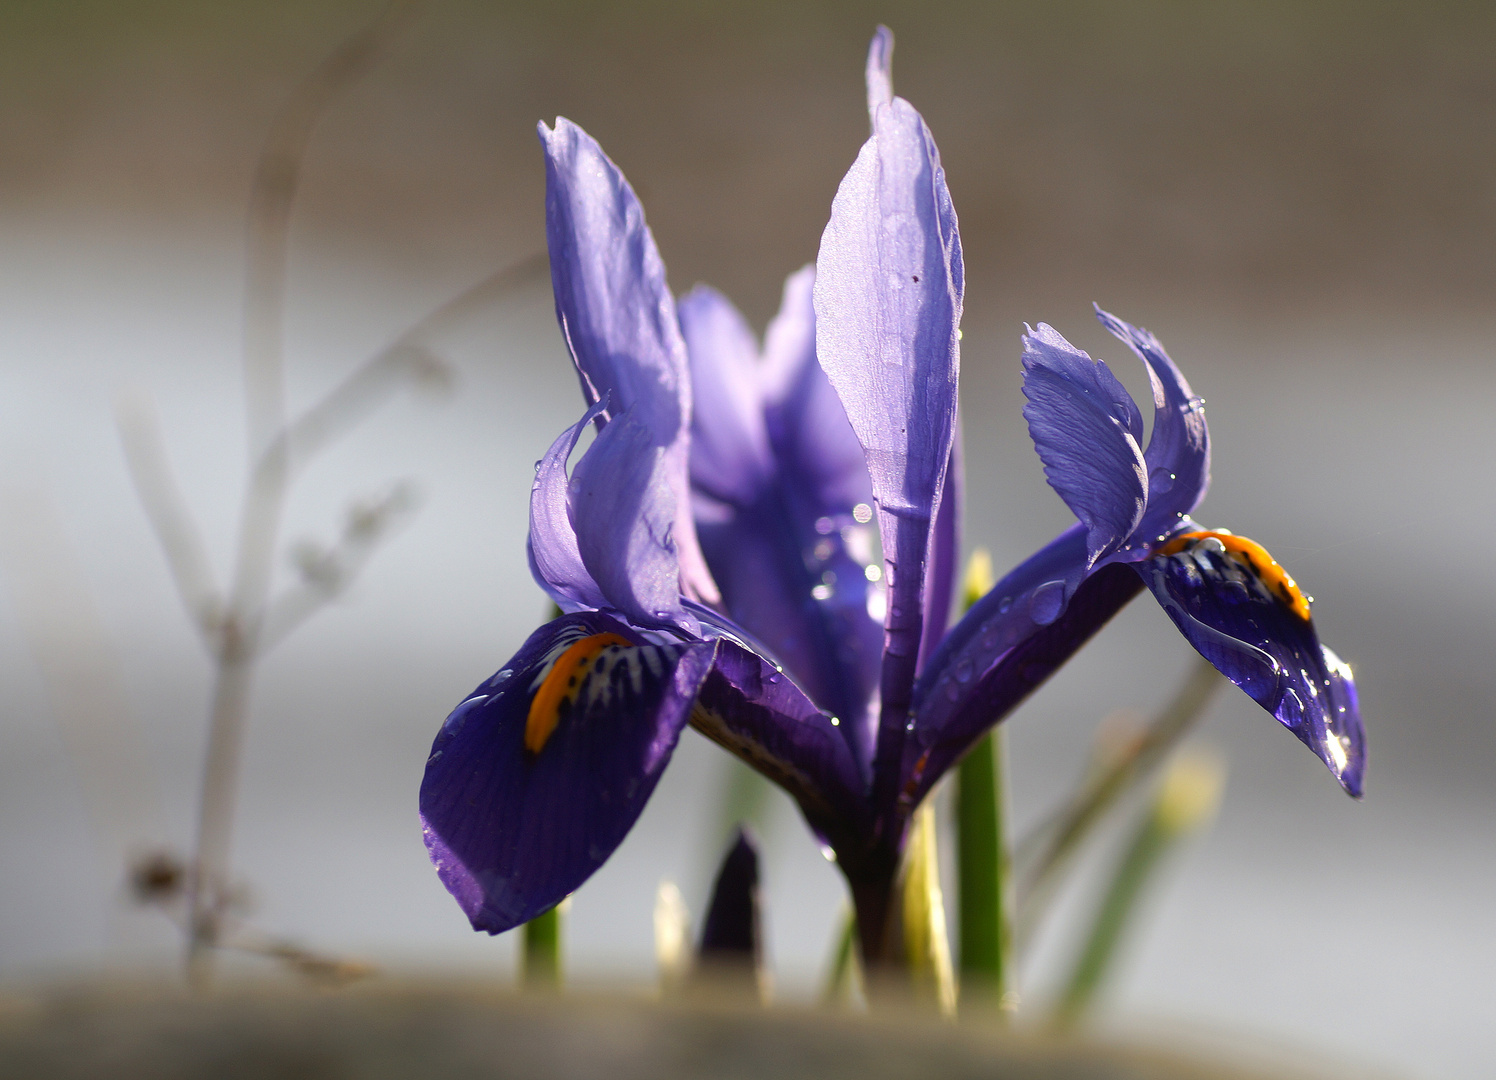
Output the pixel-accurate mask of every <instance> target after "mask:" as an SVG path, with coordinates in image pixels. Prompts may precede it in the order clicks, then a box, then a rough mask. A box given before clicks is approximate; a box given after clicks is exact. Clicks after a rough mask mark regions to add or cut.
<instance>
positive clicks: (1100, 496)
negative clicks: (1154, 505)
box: [1023, 323, 1148, 564]
mask: <svg viewBox="0 0 1496 1080" xmlns="http://www.w3.org/2000/svg"><path fill="white" fill-rule="evenodd" d="M1023 393H1024V396H1025V397H1027V398H1028V404H1027V405H1025V406H1024V407H1023V415H1024V418H1025V419H1027V420H1028V426H1029V434H1030V436H1032V438H1033V440H1034V449H1035V450H1037V451H1038V452H1039V460H1041V461H1042V462H1044V475H1045V476H1046V477H1047V478H1048V480H1049V484H1050V486H1051V487H1052V488H1054V489H1055V491H1056V492H1058V493H1059V496H1060V498H1062V499H1064V500H1065V505H1066V506H1068V507H1070V509H1071V511H1072V512H1073V513H1074V514H1075V516H1076V517H1077V518H1079V519H1080V520H1081V523H1082V524H1084V525H1085V526H1086V554H1087V559H1088V564H1090V563H1095V562H1096V560H1097V559H1100V558H1103V557H1104V556H1106V555H1109V554H1111V553H1112V552H1113V551H1116V550H1117V549H1118V548H1119V547H1121V546H1122V545H1123V544H1125V543H1126V542H1127V541H1128V540H1129V539H1130V538H1131V537H1132V534H1133V530H1134V529H1136V528H1137V525H1138V523H1139V522H1140V521H1141V520H1142V518H1143V511H1144V509H1145V507H1146V506H1147V502H1148V470H1147V466H1146V464H1145V463H1144V460H1143V452H1142V450H1141V449H1139V447H1138V440H1139V439H1141V438H1142V436H1143V420H1142V417H1141V416H1140V415H1139V414H1138V409H1137V405H1135V404H1134V403H1133V400H1132V396H1131V395H1130V394H1128V392H1127V389H1126V388H1125V387H1124V386H1123V385H1122V384H1121V383H1120V382H1118V381H1117V378H1116V376H1115V375H1113V374H1112V373H1111V370H1110V369H1108V368H1107V366H1106V365H1105V364H1104V363H1102V362H1101V361H1099V360H1092V359H1091V358H1090V357H1089V356H1087V355H1086V354H1085V353H1084V352H1082V351H1081V350H1079V349H1077V348H1075V347H1074V346H1073V345H1071V344H1070V343H1069V342H1068V341H1066V340H1065V339H1064V338H1063V337H1061V336H1060V335H1059V334H1058V333H1056V332H1055V331H1054V329H1052V328H1051V327H1049V326H1047V325H1045V324H1044V323H1040V324H1039V329H1038V330H1030V331H1029V333H1027V334H1025V335H1024V337H1023Z"/></svg>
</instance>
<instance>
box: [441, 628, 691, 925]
mask: <svg viewBox="0 0 1496 1080" xmlns="http://www.w3.org/2000/svg"><path fill="white" fill-rule="evenodd" d="M714 650H715V646H714V645H711V644H692V645H651V644H648V643H646V642H644V641H643V640H642V639H641V638H640V637H639V636H638V634H636V633H635V632H634V631H633V630H631V629H629V628H628V627H626V626H624V625H623V624H622V623H619V622H617V621H615V620H613V619H610V618H608V617H607V616H605V615H602V614H599V613H597V612H585V613H578V614H575V615H566V616H563V617H562V618H560V619H557V620H556V621H555V622H552V623H549V624H547V625H546V626H543V627H541V628H540V629H539V630H537V631H536V632H535V633H534V634H532V635H530V638H529V640H528V641H526V642H525V644H524V645H523V646H522V647H521V648H520V650H519V652H518V653H516V654H515V656H514V657H513V659H511V660H510V661H509V663H508V664H506V665H505V666H504V668H503V669H502V670H500V671H499V672H498V673H497V674H495V675H494V676H493V677H492V678H491V679H489V680H488V681H487V682H485V683H484V684H483V685H482V686H480V687H478V689H477V690H475V691H474V692H473V694H472V695H471V696H469V697H468V699H467V700H466V701H464V702H463V703H462V704H461V705H459V706H457V708H456V709H454V710H453V711H452V715H451V716H449V717H448V718H447V721H446V723H445V724H444V725H443V726H442V730H441V732H440V734H438V735H437V737H436V742H435V743H434V744H433V745H432V749H431V757H430V758H429V759H428V760H427V762H426V776H425V780H424V781H423V782H422V784H421V821H422V827H423V831H424V834H425V839H426V847H427V850H428V852H429V853H430V856H431V861H432V862H433V863H434V864H435V866H436V870H437V874H438V875H439V876H440V878H441V880H442V883H443V884H444V885H446V887H447V889H448V891H450V892H451V893H452V895H453V896H454V897H456V899H457V902H458V903H459V904H460V905H461V907H462V909H463V911H464V912H466V914H467V916H468V918H469V920H471V922H472V924H473V927H474V929H477V930H486V931H488V932H489V933H491V934H497V933H501V932H503V931H504V930H508V929H509V928H511V927H514V926H518V925H519V924H520V923H522V922H525V921H527V920H529V919H531V918H533V917H534V916H536V915H538V914H540V913H541V912H543V911H546V910H547V909H549V908H551V907H553V906H555V905H556V904H557V903H559V902H560V901H561V900H562V899H564V898H565V897H566V896H567V894H569V893H570V892H571V891H572V890H574V889H575V888H576V887H577V886H579V885H580V884H581V883H582V882H583V881H585V880H586V879H587V878H588V877H589V876H590V875H591V874H592V873H593V871H595V870H596V869H597V868H598V867H599V866H601V865H602V864H603V862H604V861H605V860H606V859H607V858H608V856H609V855H611V854H612V853H613V850H614V849H615V848H616V847H617V846H618V845H619V843H621V842H622V840H623V838H624V836H625V835H626V834H627V833H628V831H629V829H630V828H631V827H632V826H633V824H634V822H635V821H636V820H637V819H638V817H639V814H640V812H641V811H643V809H644V804H645V802H646V801H647V800H648V799H649V796H650V794H651V793H652V792H653V791H654V787H655V784H656V783H657V782H658V780H659V778H660V773H661V772H662V771H663V770H664V768H665V765H666V763H667V762H668V761H669V759H670V755H671V754H672V753H673V752H674V750H675V745H676V741H677V739H678V738H679V737H680V732H681V729H682V728H683V727H684V726H685V724H686V721H687V718H688V717H689V715H690V711H691V703H692V701H693V700H694V699H695V697H696V694H697V691H698V690H699V688H700V686H701V683H702V680H703V679H704V678H705V676H706V673H707V671H708V670H709V669H710V667H711V662H712V656H713V653H714Z"/></svg>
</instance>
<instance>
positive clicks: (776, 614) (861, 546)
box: [681, 268, 883, 769]
mask: <svg viewBox="0 0 1496 1080" xmlns="http://www.w3.org/2000/svg"><path fill="white" fill-rule="evenodd" d="M813 281H814V271H813V270H812V269H811V268H806V269H804V270H801V271H798V272H797V273H795V274H792V275H791V276H790V278H789V280H787V281H786V282H785V289H784V302H783V304H782V306H781V308H780V311H779V314H778V315H777V316H776V317H775V319H774V320H773V322H772V323H771V324H770V326H769V331H768V333H767V335H766V337H765V343H764V357H763V360H762V362H761V363H760V364H759V366H758V367H757V369H756V370H757V374H758V388H759V392H760V393H761V395H762V404H761V412H760V421H759V422H760V424H761V425H762V430H763V431H764V432H765V435H766V437H767V440H768V453H769V457H770V466H769V467H770V469H771V476H770V477H769V479H768V480H767V481H766V482H765V483H763V484H762V485H753V486H750V485H747V484H743V485H730V484H726V483H723V482H720V480H719V481H718V482H715V483H714V477H720V475H721V473H720V470H711V469H709V467H708V465H709V463H707V462H705V461H703V460H702V445H703V444H702V440H701V439H699V438H698V439H696V440H695V441H693V444H692V451H691V452H692V469H693V483H694V485H695V495H694V505H695V511H696V528H697V533H698V535H699V537H700V540H701V545H702V550H703V551H704V552H705V554H706V557H707V565H708V566H709V567H710V569H711V571H712V575H713V577H714V578H715V580H716V581H717V584H718V586H719V588H720V589H721V592H722V600H723V605H724V607H725V610H726V611H727V612H728V614H729V615H730V616H731V617H732V619H733V621H734V622H736V623H737V624H738V625H739V626H742V627H743V628H744V629H746V630H747V631H748V632H749V633H751V634H752V635H753V636H754V637H756V638H757V639H759V640H760V641H762V642H763V643H764V644H765V645H766V646H767V647H768V649H769V651H770V653H771V654H772V655H773V656H774V657H776V658H777V659H778V660H779V661H780V662H781V663H783V664H784V665H785V667H786V669H787V670H788V671H789V672H790V674H792V675H793V676H794V678H795V681H796V682H797V683H798V684H799V685H800V687H801V688H802V689H803V690H804V691H805V692H806V693H807V694H809V695H810V697H811V699H812V700H813V701H814V702H815V703H816V704H817V705H818V706H819V707H820V708H821V709H823V710H825V711H827V712H829V713H831V714H833V715H835V716H837V717H839V718H840V719H841V721H842V723H841V725H840V729H841V732H842V735H843V737H844V738H845V739H846V740H847V741H848V742H849V743H850V744H851V745H852V749H853V752H854V755H855V756H856V758H857V759H858V760H859V761H860V762H862V763H863V764H864V765H865V766H866V767H867V768H868V769H871V765H872V750H873V733H872V719H873V718H872V716H871V712H870V709H869V702H870V700H871V699H872V697H873V695H874V693H875V691H876V689H877V682H878V672H879V667H880V664H881V653H882V645H883V628H882V618H881V616H880V617H879V618H877V619H874V618H873V617H872V616H871V615H870V614H869V611H868V607H869V600H870V599H871V600H873V601H874V604H875V606H876V602H877V601H880V600H881V593H879V592H878V590H880V589H881V585H878V584H875V583H873V582H871V581H869V580H868V573H867V566H868V564H869V563H871V562H873V561H874V543H873V536H872V527H871V526H870V525H869V524H866V522H867V521H868V520H869V518H870V517H871V514H872V510H871V506H872V501H873V498H872V490H871V486H870V484H869V481H868V475H867V465H866V463H865V462H864V460H863V456H862V447H861V446H860V445H859V444H858V442H857V436H856V435H855V434H853V432H852V427H851V425H850V424H849V423H848V421H847V416H846V412H845V410H843V409H842V406H841V401H840V400H839V399H838V398H837V396H836V392H835V391H834V390H832V389H831V384H830V383H829V382H828V381H827V380H826V375H825V372H823V371H822V370H821V367H820V365H819V364H817V363H816V359H815V317H814V314H813V311H812V308H811V286H812V283H813ZM697 295H698V294H695V293H693V294H692V297H688V298H687V300H685V301H682V304H681V312H682V323H683V325H685V326H686V327H687V341H688V344H689V345H690V348H691V361H692V365H693V368H696V367H697V365H698V363H699V362H700V363H702V365H703V366H704V365H705V361H707V360H708V359H709V358H710V357H711V356H719V354H720V353H721V352H722V351H725V350H723V349H718V350H717V352H716V353H712V352H710V351H709V350H707V349H701V350H700V351H698V341H699V340H703V339H704V340H705V341H707V342H710V341H717V342H721V341H722V340H724V339H726V340H731V339H732V337H734V336H735V335H730V334H728V333H721V334H718V335H715V336H708V335H700V337H698V336H697V335H695V334H693V333H692V331H691V327H692V325H693V323H694V322H701V323H705V322H707V320H706V319H696V320H693V319H692V318H691V317H689V316H687V315H686V312H687V311H688V310H690V308H691V307H692V306H693V298H694V297H696V296H697ZM720 306H721V308H726V309H727V310H729V311H730V310H731V309H730V307H728V305H727V302H726V301H725V300H722V301H720ZM719 314H720V312H719ZM733 316H734V318H732V319H728V318H726V317H725V316H724V317H722V318H720V320H719V321H720V322H721V323H723V324H727V325H732V324H733V323H738V325H739V326H741V325H742V324H741V322H740V317H736V313H735V312H733ZM742 333H743V334H746V333H747V330H746V327H743V328H742ZM738 340H739V341H740V343H741V344H740V346H739V348H744V347H746V344H747V343H746V342H743V341H742V339H741V338H738ZM719 359H720V356H719ZM695 385H696V388H697V399H698V400H697V413H696V423H697V424H698V430H699V429H700V426H701V425H702V422H703V417H704V416H706V415H707V414H708V413H710V412H713V411H724V410H720V409H719V408H718V406H716V405H713V404H711V403H708V402H707V401H706V400H704V398H703V394H702V385H703V382H702V380H701V379H698V380H697V381H696V383H695ZM744 396H747V395H746V393H745V394H744ZM748 423H749V424H751V421H748ZM743 441H744V440H736V441H735V444H736V445H739V446H741V445H742V443H743ZM859 507H860V509H859ZM859 514H860V515H861V520H859V517H858V515H859ZM873 576H874V577H877V576H880V575H879V574H877V573H874V574H873ZM874 593H877V595H870V594H874Z"/></svg>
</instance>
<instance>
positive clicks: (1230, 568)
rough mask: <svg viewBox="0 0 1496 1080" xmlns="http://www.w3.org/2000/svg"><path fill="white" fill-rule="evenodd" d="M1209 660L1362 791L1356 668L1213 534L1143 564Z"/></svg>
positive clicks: (1345, 783)
mask: <svg viewBox="0 0 1496 1080" xmlns="http://www.w3.org/2000/svg"><path fill="white" fill-rule="evenodd" d="M1134 568H1135V569H1136V571H1137V573H1138V574H1139V575H1140V576H1141V577H1142V578H1143V580H1144V582H1145V583H1146V584H1147V586H1148V588H1149V589H1150V590H1151V591H1152V592H1153V595H1154V596H1155V597H1157V599H1158V602H1159V603H1160V604H1162V605H1163V608H1164V610H1165V611H1166V612H1168V615H1169V618H1171V619H1172V620H1174V625H1175V626H1177V627H1179V631H1180V633H1182V634H1183V635H1184V636H1185V638H1186V640H1188V641H1189V643H1190V644H1191V645H1193V646H1194V647H1195V648H1196V649H1197V650H1198V651H1199V653H1200V655H1201V656H1203V657H1205V659H1207V660H1209V661H1210V662H1211V663H1212V664H1214V665H1215V666H1216V667H1217V668H1218V669H1219V670H1220V672H1221V674H1223V675H1225V676H1226V677H1227V678H1228V679H1230V680H1231V681H1232V682H1234V683H1235V684H1236V685H1237V686H1239V687H1241V688H1242V689H1243V690H1245V691H1246V692H1247V694H1248V696H1250V697H1251V698H1252V700H1253V701H1255V702H1257V704H1259V705H1261V706H1262V707H1263V708H1264V709H1266V710H1267V711H1268V712H1270V713H1272V714H1273V716H1275V717H1276V718H1277V719H1278V722H1279V723H1281V724H1282V725H1283V726H1284V727H1286V728H1288V730H1290V731H1292V732H1293V733H1294V734H1295V735H1297V736H1298V737H1299V739H1300V740H1301V741H1302V742H1303V743H1304V745H1306V746H1308V747H1309V749H1311V750H1313V751H1314V752H1315V753H1316V754H1317V755H1319V757H1320V760H1322V761H1323V762H1324V763H1325V764H1326V765H1327V766H1329V769H1330V772H1332V773H1333V774H1334V775H1335V779H1337V780H1339V781H1340V785H1341V786H1342V787H1343V788H1345V790H1346V791H1347V792H1349V793H1350V794H1351V795H1354V796H1356V797H1357V798H1359V797H1360V795H1361V781H1362V774H1363V771H1364V769H1365V764H1366V735H1365V731H1364V730H1363V728H1362V726H1361V714H1360V710H1359V708H1358V704H1357V699H1356V688H1355V683H1354V682H1353V681H1352V680H1351V674H1350V668H1348V667H1347V666H1346V665H1345V664H1344V663H1342V662H1341V661H1340V659H1339V658H1338V657H1336V656H1335V654H1334V653H1332V652H1330V650H1328V649H1326V648H1324V647H1323V646H1322V645H1321V644H1320V642H1319V637H1318V636H1317V635H1316V634H1315V632H1314V623H1313V622H1312V621H1310V620H1309V619H1305V618H1301V617H1300V616H1299V615H1297V614H1295V613H1294V612H1293V610H1292V609H1291V608H1290V607H1289V606H1288V605H1286V604H1285V603H1283V601H1282V600H1280V599H1279V598H1278V597H1277V596H1275V595H1273V593H1272V592H1271V591H1270V590H1268V589H1267V588H1266V587H1264V586H1263V584H1262V581H1261V579H1260V578H1259V577H1258V576H1257V575H1256V574H1255V573H1254V572H1253V571H1252V570H1251V569H1250V568H1249V567H1246V566H1243V564H1242V563H1240V562H1239V561H1237V560H1236V559H1234V558H1232V557H1230V555H1228V554H1226V553H1225V552H1224V551H1222V550H1220V544H1219V543H1213V542H1211V541H1209V540H1206V541H1204V542H1203V543H1200V544H1196V545H1193V546H1191V547H1190V548H1187V549H1186V550H1184V551H1181V552H1179V553H1178V554H1175V555H1156V556H1154V557H1153V558H1151V559H1149V560H1148V561H1147V562H1143V563H1137V564H1134Z"/></svg>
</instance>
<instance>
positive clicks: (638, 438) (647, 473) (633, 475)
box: [568, 410, 698, 634]
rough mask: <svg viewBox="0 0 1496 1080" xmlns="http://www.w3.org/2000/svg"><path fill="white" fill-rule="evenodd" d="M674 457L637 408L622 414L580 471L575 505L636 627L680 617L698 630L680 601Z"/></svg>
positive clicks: (604, 573)
mask: <svg viewBox="0 0 1496 1080" xmlns="http://www.w3.org/2000/svg"><path fill="white" fill-rule="evenodd" d="M667 455H668V451H667V450H665V449H663V448H661V447H660V446H658V445H657V444H656V443H655V442H654V439H653V437H652V436H651V434H650V432H649V431H648V429H646V428H645V427H644V426H643V425H641V424H639V423H637V422H636V421H635V419H634V414H633V410H629V411H628V412H624V413H619V414H617V415H615V416H614V417H613V419H612V420H611V421H610V422H609V423H608V426H607V427H605V428H603V430H602V432H601V433H600V434H599V435H598V436H597V438H596V439H595V440H593V443H592V445H591V446H589V447H588V448H587V452H586V453H585V454H583V455H582V459H581V460H580V461H579V462H577V466H576V468H575V469H574V470H573V471H572V476H571V484H570V489H569V492H568V496H569V502H568V505H569V508H570V514H571V523H572V527H573V528H574V529H575V530H576V538H577V550H578V552H579V554H580V555H581V559H582V564H583V565H584V566H585V567H586V568H587V572H588V573H589V574H590V575H591V576H592V580H593V581H595V582H597V585H598V588H599V589H600V590H601V592H602V594H603V596H604V597H606V598H607V601H608V603H607V605H606V606H609V607H613V608H616V609H617V610H618V611H621V612H623V614H624V615H626V616H627V617H628V619H629V621H630V622H632V623H634V624H635V625H636V626H653V625H659V624H661V623H664V622H672V623H675V624H677V625H680V626H682V627H685V628H686V629H687V630H688V631H690V632H691V633H692V634H694V633H695V632H696V630H697V629H698V628H697V625H696V620H695V619H694V618H692V617H691V616H690V615H688V614H686V613H685V611H684V610H683V609H682V607H681V602H680V600H681V594H680V586H679V580H680V579H679V572H678V570H677V566H678V563H677V561H676V555H677V548H676V543H675V539H674V536H673V529H674V527H675V524H676V522H677V521H678V520H679V518H678V515H677V514H676V512H675V493H674V492H673V491H672V490H671V487H670V481H669V476H668V459H667ZM600 606H602V605H600Z"/></svg>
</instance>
